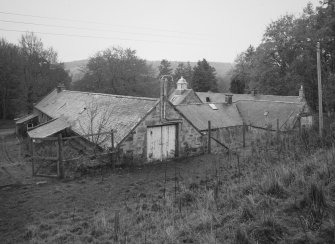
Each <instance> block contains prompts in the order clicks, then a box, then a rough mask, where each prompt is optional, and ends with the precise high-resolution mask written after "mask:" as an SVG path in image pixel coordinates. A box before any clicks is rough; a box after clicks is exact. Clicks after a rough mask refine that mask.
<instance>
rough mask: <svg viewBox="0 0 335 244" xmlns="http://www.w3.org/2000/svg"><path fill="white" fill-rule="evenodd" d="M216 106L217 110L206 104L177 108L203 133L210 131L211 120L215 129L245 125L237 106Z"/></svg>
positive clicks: (186, 105)
mask: <svg viewBox="0 0 335 244" xmlns="http://www.w3.org/2000/svg"><path fill="white" fill-rule="evenodd" d="M214 106H215V107H216V108H217V109H213V108H212V107H211V106H210V105H209V104H204V103H195V104H183V105H177V106H176V108H177V110H179V111H180V112H181V113H182V114H183V115H184V116H185V117H186V118H187V119H188V120H189V121H190V122H191V123H192V124H193V125H194V126H195V127H196V128H198V129H199V130H201V131H202V130H207V129H208V121H209V120H210V121H211V127H212V128H213V129H217V128H224V127H231V126H238V125H242V124H243V121H242V118H241V116H240V114H239V112H238V110H237V108H236V105H235V104H231V105H228V104H226V103H214ZM215 107H214V108H215Z"/></svg>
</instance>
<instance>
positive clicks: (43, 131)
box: [28, 118, 70, 138]
mask: <svg viewBox="0 0 335 244" xmlns="http://www.w3.org/2000/svg"><path fill="white" fill-rule="evenodd" d="M68 127H70V124H69V123H68V122H67V121H66V120H64V119H63V118H57V119H55V120H51V121H50V122H47V123H45V124H42V125H40V126H38V127H37V128H35V129H33V130H31V131H28V135H29V137H30V138H45V137H48V136H51V135H53V134H55V133H57V132H59V131H62V130H64V129H66V128H68Z"/></svg>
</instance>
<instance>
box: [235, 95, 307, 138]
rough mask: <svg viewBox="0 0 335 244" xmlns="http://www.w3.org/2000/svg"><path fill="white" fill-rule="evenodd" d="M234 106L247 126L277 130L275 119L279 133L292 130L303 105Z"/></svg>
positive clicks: (255, 103)
mask: <svg viewBox="0 0 335 244" xmlns="http://www.w3.org/2000/svg"><path fill="white" fill-rule="evenodd" d="M236 106H237V108H238V110H239V112H240V114H241V116H242V118H243V120H244V122H245V123H246V124H248V125H252V126H255V127H260V128H266V127H267V125H270V127H271V128H272V129H273V130H276V129H277V119H279V128H280V130H281V131H285V130H289V129H292V128H293V126H294V124H295V122H296V120H297V118H298V115H299V113H300V112H302V111H303V110H304V107H305V104H303V103H292V102H274V101H252V102H250V101H238V102H237V103H236Z"/></svg>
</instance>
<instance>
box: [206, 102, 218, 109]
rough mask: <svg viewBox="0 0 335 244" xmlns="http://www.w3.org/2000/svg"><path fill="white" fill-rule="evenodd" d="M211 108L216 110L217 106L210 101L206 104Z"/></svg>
mask: <svg viewBox="0 0 335 244" xmlns="http://www.w3.org/2000/svg"><path fill="white" fill-rule="evenodd" d="M208 105H209V106H210V107H211V108H212V109H213V110H218V108H217V107H216V106H215V104H213V103H210V104H208Z"/></svg>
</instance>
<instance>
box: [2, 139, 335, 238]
mask: <svg viewBox="0 0 335 244" xmlns="http://www.w3.org/2000/svg"><path fill="white" fill-rule="evenodd" d="M252 145H253V146H252V147H251V148H250V149H249V150H247V151H245V152H244V153H243V154H241V155H240V157H239V158H237V156H236V155H203V156H201V157H195V158H188V159H184V160H179V161H170V162H167V163H163V164H157V165H151V166H146V167H142V168H128V169H118V170H116V171H114V172H112V171H111V170H109V169H107V168H106V169H102V170H96V171H92V172H91V173H90V175H86V176H83V177H80V178H78V179H75V180H68V181H58V180H50V179H47V180H46V179H32V180H31V181H28V180H26V181H25V183H24V184H14V185H12V186H7V187H4V188H1V189H0V199H1V200H0V216H1V221H0V233H1V235H0V242H1V243H24V242H28V243H45V242H47V243H334V240H335V239H334V235H335V167H334V166H335V148H334V147H332V145H331V143H329V141H328V142H327V141H322V140H319V139H318V138H317V137H316V136H314V135H308V136H307V137H304V138H299V139H297V138H291V137H283V138H281V140H280V143H278V142H276V141H275V138H273V139H269V137H267V138H266V139H265V138H261V139H259V140H257V141H255V143H253V144H252ZM13 147H14V146H13ZM22 164H24V162H22ZM13 174H15V173H13ZM38 181H47V182H39V183H42V184H36V183H37V182H38Z"/></svg>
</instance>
